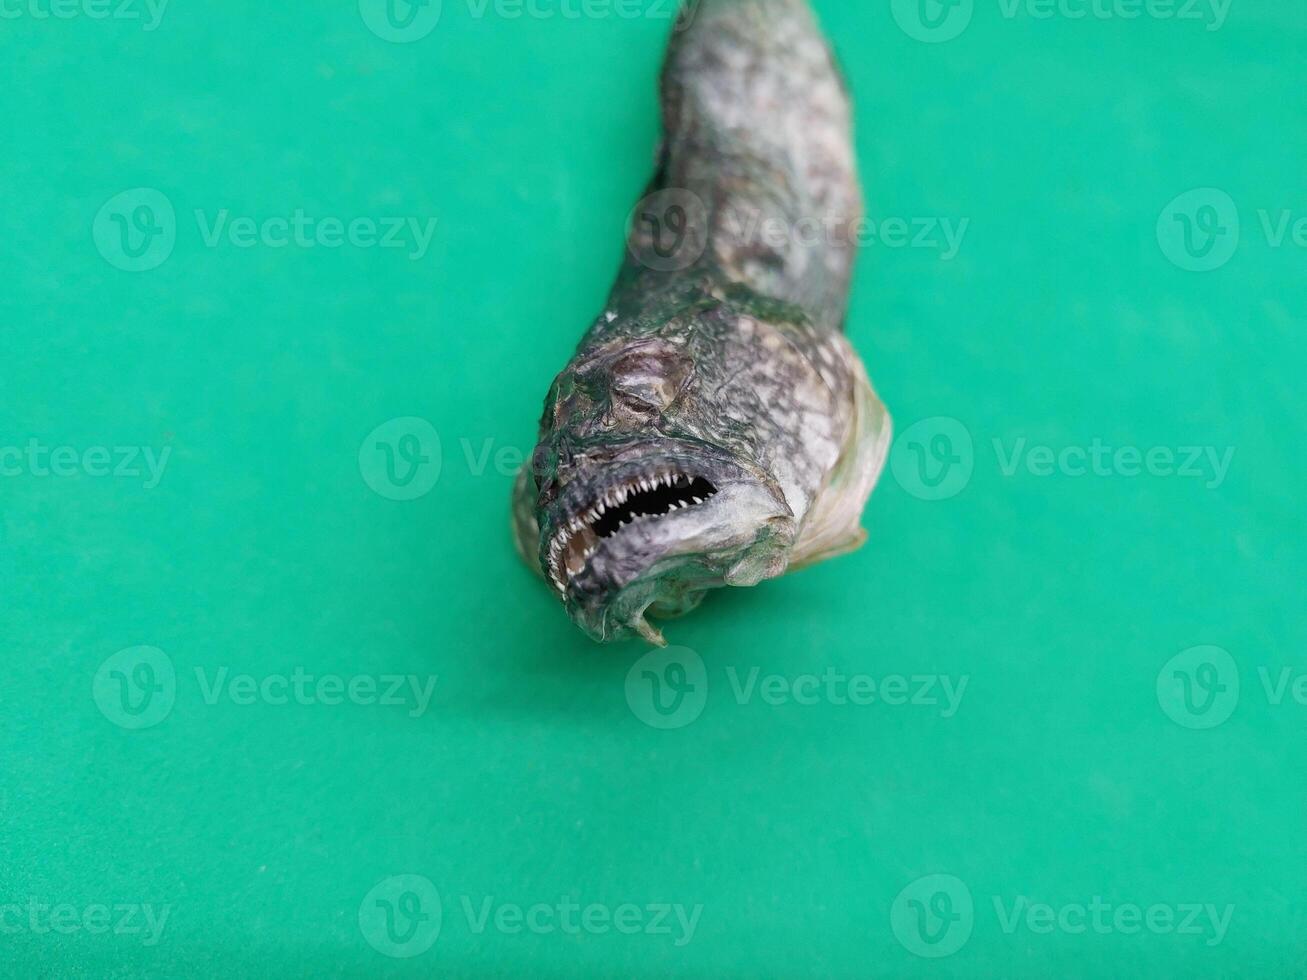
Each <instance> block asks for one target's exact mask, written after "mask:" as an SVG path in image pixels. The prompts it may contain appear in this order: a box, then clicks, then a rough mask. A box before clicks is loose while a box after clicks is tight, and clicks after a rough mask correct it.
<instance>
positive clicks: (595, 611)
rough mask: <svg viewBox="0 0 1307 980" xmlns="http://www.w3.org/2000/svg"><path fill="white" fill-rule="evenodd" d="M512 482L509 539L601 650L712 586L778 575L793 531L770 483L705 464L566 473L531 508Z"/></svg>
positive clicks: (636, 463)
mask: <svg viewBox="0 0 1307 980" xmlns="http://www.w3.org/2000/svg"><path fill="white" fill-rule="evenodd" d="M534 486H535V481H534V478H533V477H531V475H530V474H529V473H524V474H523V475H522V476H521V477H519V485H518V490H517V495H516V496H517V501H516V502H515V506H514V514H515V517H514V528H515V537H516V539H517V542H518V550H519V552H520V553H522V556H523V558H526V559H528V560H529V561H533V563H534V564H535V565H536V567H537V568H538V569H539V571H540V572H541V574H542V575H543V577H544V578H545V580H546V581H547V582H548V583H549V584H550V586H551V588H552V590H553V592H554V594H555V595H556V596H557V597H558V598H559V599H560V600H561V601H562V602H563V604H564V605H565V606H566V608H567V611H568V614H569V616H570V617H571V618H572V620H573V622H575V623H576V625H577V626H579V627H580V628H581V629H582V630H583V631H584V632H585V633H586V634H587V635H589V636H590V637H591V638H593V639H595V640H597V641H599V642H606V641H610V640H616V639H622V638H626V637H629V636H632V635H640V636H643V637H644V638H645V639H646V640H648V641H649V642H651V643H655V644H660V643H661V642H662V638H661V634H660V633H658V631H657V630H655V629H653V628H652V627H651V626H649V625H648V623H647V621H646V619H645V615H646V613H650V614H652V615H656V616H659V617H670V616H677V615H681V614H683V613H686V612H689V611H690V610H691V609H693V608H695V607H696V606H697V605H698V604H699V601H700V600H701V599H702V598H703V596H704V595H705V594H706V593H707V592H708V591H709V590H711V589H715V588H721V587H723V586H727V585H752V584H755V583H756V582H758V581H761V580H762V579H764V578H771V577H774V576H777V575H780V574H783V573H784V571H785V568H786V562H787V555H788V553H789V550H790V547H791V546H792V544H793V541H794V537H795V533H796V529H797V525H796V522H795V520H794V516H793V514H792V513H791V512H790V509H789V507H788V506H787V504H786V503H785V499H784V497H783V495H782V494H781V493H780V490H779V488H777V487H776V486H775V484H774V483H773V482H772V481H770V480H769V479H768V478H767V477H766V475H765V474H761V473H757V472H756V471H753V470H752V469H751V468H749V467H746V466H743V465H740V464H738V463H733V462H727V461H725V460H722V459H717V458H713V457H708V456H699V457H697V458H695V457H688V458H687V456H686V455H685V454H678V455H675V456H667V455H664V454H659V455H648V454H645V455H642V456H638V457H637V458H635V459H633V460H632V459H624V460H621V461H619V462H615V463H609V464H607V465H604V466H597V467H593V468H590V469H588V470H582V471H580V472H578V473H576V474H573V475H572V477H571V479H569V481H568V483H567V484H566V486H565V488H564V489H563V490H562V491H561V492H560V493H559V494H558V495H557V497H556V499H555V500H554V501H553V502H552V503H550V504H548V505H547V506H544V507H539V508H536V509H534V510H533V505H534V504H535V503H536V501H535V500H532V499H530V496H531V493H532V491H533V490H534Z"/></svg>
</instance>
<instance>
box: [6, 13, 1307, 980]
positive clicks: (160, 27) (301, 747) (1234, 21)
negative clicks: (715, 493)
mask: <svg viewBox="0 0 1307 980" xmlns="http://www.w3.org/2000/svg"><path fill="white" fill-rule="evenodd" d="M51 4H53V7H52V6H51ZM122 4H123V0H114V2H113V3H112V4H105V3H102V2H100V0H4V3H3V4H2V5H0V12H3V14H4V16H3V19H0V119H3V123H2V124H0V125H2V129H0V133H2V135H3V152H0V200H2V201H3V214H4V237H3V243H2V244H0V260H2V261H3V268H4V272H5V286H4V289H3V290H0V365H2V366H0V393H2V395H3V397H0V472H2V473H3V476H0V596H3V605H2V607H0V636H3V640H4V644H3V653H4V668H3V672H0V975H3V976H13V977H31V976H43V977H44V976H50V977H56V976H57V977H105V976H110V977H196V976H242V977H261V976H303V977H309V976H312V977H328V976H341V977H362V976H374V975H378V976H446V977H512V976H522V975H534V976H542V977H560V978H561V977H662V976H674V977H755V976H769V977H804V976H810V977H1012V978H1043V977H1085V978H1098V977H1104V978H1107V977H1111V978H1123V977H1158V976H1168V977H1257V978H1279V977H1286V978H1287V977H1292V976H1301V975H1303V973H1304V971H1305V970H1307V940H1305V939H1304V936H1305V935H1307V913H1305V911H1304V910H1305V908H1307V905H1305V900H1304V882H1307V836H1305V835H1304V833H1303V818H1304V812H1307V763H1305V762H1304V758H1305V757H1304V752H1303V746H1304V736H1305V735H1307V681H1304V680H1303V678H1304V676H1307V631H1305V630H1304V626H1305V625H1307V616H1305V613H1304V603H1303V589H1302V582H1303V581H1304V578H1305V577H1307V575H1305V573H1307V561H1305V560H1304V559H1305V558H1307V540H1305V539H1304V520H1303V513H1304V508H1303V502H1302V488H1303V486H1304V483H1305V482H1307V464H1304V459H1307V455H1305V454H1304V452H1303V449H1304V447H1303V425H1304V407H1305V405H1307V396H1304V393H1303V389H1302V377H1303V371H1304V366H1305V365H1307V339H1305V337H1307V331H1305V330H1304V324H1305V323H1307V278H1305V277H1304V275H1303V270H1304V268H1305V266H1307V233H1305V232H1307V226H1304V225H1301V224H1299V222H1300V221H1302V219H1304V218H1307V197H1305V196H1304V192H1303V188H1304V185H1303V174H1304V162H1305V152H1304V151H1305V150H1307V137H1305V136H1304V133H1305V132H1307V130H1305V128H1304V125H1303V121H1304V117H1305V113H1307V85H1304V63H1303V60H1302V50H1303V47H1304V43H1307V9H1305V8H1303V7H1302V6H1301V5H1299V4H1293V3H1287V2H1282V0H1260V2H1259V0H1232V2H1230V3H1229V4H1228V5H1227V4H1224V3H1218V4H1215V5H1213V4H1212V3H1210V2H1209V0H1201V2H1199V3H1193V2H1191V0H1177V2H1175V3H1165V2H1162V0H1152V2H1147V3H1145V2H1142V0H1139V2H1136V0H1093V2H1092V3H1090V2H1088V0H1059V2H1057V3H1048V2H1046V0H1020V2H1017V0H975V2H974V3H972V2H970V0H959V2H957V3H954V4H952V5H942V4H937V3H936V2H935V0H923V5H919V4H918V3H917V2H916V0H914V2H913V3H898V2H894V3H890V2H888V0H883V2H868V3H856V4H854V3H840V2H835V0H828V2H820V3H818V4H817V6H818V8H819V12H820V14H821V15H822V19H823V21H824V23H825V24H826V26H827V28H828V30H829V32H830V34H831V35H832V37H833V38H834V40H835V43H836V46H837V48H838V50H839V53H840V57H841V60H842V62H843V64H844V66H845V68H846V71H847V74H848V76H849V80H850V85H851V87H852V90H853V92H854V93H855V96H856V99H857V116H858V123H859V133H858V150H859V155H860V158H861V162H862V167H863V170H864V174H865V181H866V185H867V192H868V200H869V214H870V216H871V217H872V218H873V219H874V220H875V222H876V225H875V228H876V230H877V234H876V236H875V240H874V241H872V242H870V243H869V244H868V245H867V247H866V249H865V251H864V253H863V256H862V258H861V263H860V267H859V274H858V278H857V283H856V290H855V295H854V298H853V306H852V311H851V315H850V321H849V331H850V334H851V336H852V338H853V340H854V342H855V344H856V345H857V346H858V347H859V349H860V350H861V351H862V353H863V354H864V356H865V358H866V360H867V362H868V365H869V367H870V370H871V374H872V377H873V379H874V381H875V382H876V384H877V387H878V389H879V391H880V393H881V395H882V396H883V398H884V400H885V401H886V403H887V404H888V405H889V407H890V409H891V410H892V412H893V414H894V416H895V420H896V426H897V431H898V433H899V436H898V441H897V442H896V445H895V449H894V453H893V458H892V461H891V462H892V465H891V466H890V467H889V468H888V469H887V471H886V474H885V476H884V478H883V479H882V482H881V485H880V486H879V488H878V489H877V491H876V493H875V495H874V497H873V498H872V502H871V505H870V507H869V509H868V511H867V515H866V525H867V527H868V528H869V530H870V534H871V540H870V542H869V544H868V545H867V546H866V547H865V548H864V549H863V550H862V551H860V552H858V553H857V554H855V555H853V556H850V557H847V558H843V559H840V560H838V561H834V562H831V563H828V564H825V565H822V566H820V567H817V568H815V569H812V570H810V571H807V572H804V573H802V574H799V575H796V576H793V577H787V578H785V579H783V580H780V581H777V582H770V583H766V584H764V585H763V586H761V587H759V588H757V589H754V590H748V591H745V590H740V591H733V592H731V593H730V594H723V595H720V596H715V597H713V599H712V600H711V601H709V602H708V603H706V604H705V605H704V607H703V608H702V609H701V610H700V611H698V612H697V613H696V614H694V615H693V616H691V617H689V618H687V619H684V620H681V621H677V622H674V623H670V624H668V625H667V631H668V635H669V638H670V639H671V641H672V642H673V643H674V644H677V645H678V648H677V649H675V650H673V651H672V652H671V653H670V654H667V655H663V656H662V657H655V658H653V659H649V660H642V659H641V658H642V657H643V656H644V654H645V651H644V650H643V649H642V648H640V647H639V646H637V645H625V646H615V647H604V648H600V647H596V646H593V645H591V644H590V642H589V641H588V640H586V639H585V638H584V637H583V636H582V635H581V634H580V633H579V632H577V631H576V630H575V629H574V628H573V627H572V626H571V625H570V624H569V622H568V621H567V619H566V617H565V616H564V615H563V613H562V612H561V610H560V609H559V608H558V607H557V606H556V605H555V603H554V602H553V600H552V599H551V598H550V596H549V595H548V593H547V591H546V590H545V589H544V587H543V586H541V585H540V584H539V583H538V582H537V581H535V580H534V579H533V578H532V577H531V576H530V575H529V573H528V572H527V571H526V570H525V569H524V568H523V567H522V566H520V565H519V563H518V562H517V559H516V558H515V556H514V554H513V552H512V547H511V544H510V541H509V537H508V529H507V498H508V493H509V488H510V484H511V472H512V470H513V468H514V467H515V465H516V463H517V461H518V460H519V459H520V458H521V456H522V454H524V453H528V452H529V450H530V446H531V443H532V439H533V436H534V424H535V420H536V417H537V415H538V411H539V406H540V402H541V399H542V398H543V396H544V393H545V390H546V387H547V385H548V383H549V381H550V379H551V377H552V375H553V373H554V372H555V371H556V370H557V369H558V368H560V367H561V366H562V365H563V363H564V362H565V360H566V358H567V356H568V354H569V353H570V351H571V348H572V346H573V345H574V344H575V342H576V340H577V338H578V337H579V336H580V333H581V331H582V330H583V329H584V327H585V326H586V325H587V324H588V322H589V320H590V318H591V317H592V316H594V314H595V313H596V312H597V311H598V310H599V309H600V308H601V306H600V304H601V303H602V302H603V299H604V296H605V293H606V290H607V287H608V285H609V283H610V281H611V278H612V275H613V273H614V272H615V269H616V266H617V263H618V260H619V258H620V251H621V239H622V234H623V228H624V223H625V220H626V216H627V214H628V212H629V209H630V208H631V206H632V204H633V203H634V202H635V200H636V199H637V197H638V196H639V193H640V191H641V188H642V187H643V186H644V184H645V182H646V180H647V179H648V176H649V173H650V169H651V165H652V159H653V148H654V146H655V143H656V140H657V137H658V126H657V105H656V96H655V84H654V83H655V77H656V72H657V69H658V65H659V61H660V59H661V56H662V50H663V46H664V40H665V37H666V34H667V32H668V29H669V26H670V24H669V21H668V19H667V16H666V15H667V8H666V3H665V2H664V0H641V2H639V3H635V4H632V3H630V2H623V3H620V4H619V3H617V2H614V3H611V4H605V3H602V2H598V0H596V2H594V3H590V4H586V5H582V4H581V3H580V2H579V0H575V2H565V0H537V2H535V3H533V4H532V5H529V6H527V5H523V6H521V7H518V6H514V5H513V4H511V3H509V2H507V0H499V2H491V3H489V4H483V3H481V2H480V0H475V2H474V0H445V2H444V4H443V9H442V8H441V6H440V5H438V4H437V5H428V6H425V7H422V6H420V7H414V8H408V7H405V6H404V5H403V4H398V5H397V6H395V7H394V8H393V9H392V10H390V11H389V13H388V12H387V10H386V9H385V8H384V7H382V6H381V5H380V4H374V3H372V2H371V0H363V3H362V7H361V9H360V6H359V5H358V4H356V3H350V2H343V0H342V2H339V3H334V4H312V5H308V4H287V5H283V4H269V3H252V2H248V0H239V2H238V0H230V2H225V3H221V4H217V3H207V4H202V3H196V2H191V0H174V2H173V3H170V4H166V5H165V6H163V7H162V9H160V8H159V6H158V4H157V3H156V5H155V6H154V7H153V8H152V7H150V6H147V5H146V4H145V2H144V0H133V2H129V3H127V4H126V5H122ZM514 11H520V12H521V15H520V16H514ZM436 12H439V14H440V16H439V19H438V23H437V22H435V21H433V20H432V15H433V14H434V13H436ZM131 13H136V14H139V17H137V18H136V19H130V18H129V17H128V16H127V15H128V14H131ZM1080 13H1084V14H1085V16H1077V15H1078V14H1080ZM155 14H158V15H159V16H157V17H156V16H154V15H155ZM47 15H49V16H47ZM410 15H411V16H412V18H413V19H412V21H411V22H409V21H407V20H406V18H408V17H409V16H410ZM405 25H407V26H405ZM1194 192H1196V193H1194ZM389 219H401V221H400V224H399V225H395V223H394V222H393V221H391V220H389ZM431 222H434V225H433V224H432V223H431ZM905 229H907V230H905ZM950 229H951V234H952V237H951V238H950V237H949V234H950ZM396 243H398V244H397V245H396ZM950 243H951V244H950ZM655 685H658V686H657V687H655Z"/></svg>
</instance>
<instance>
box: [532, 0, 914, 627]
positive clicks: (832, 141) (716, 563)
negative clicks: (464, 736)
mask: <svg viewBox="0 0 1307 980" xmlns="http://www.w3.org/2000/svg"><path fill="white" fill-rule="evenodd" d="M692 12H693V14H694V16H693V17H692V18H691V17H689V16H688V11H687V15H685V16H683V17H682V20H681V21H680V22H678V25H677V29H676V31H675V32H674V35H673V38H672V41H671V45H670V48H669V52H668V56H667V61H666V65H665V67H664V70H663V80H662V110H663V123H664V129H665V136H664V141H663V147H662V150H661V153H660V160H659V165H658V170H657V173H656V176H655V177H654V180H653V183H652V185H651V186H650V188H649V191H648V194H647V195H646V196H645V198H644V199H643V200H642V201H641V202H640V203H639V204H638V205H637V206H636V209H635V211H634V212H633V214H632V218H631V225H630V231H629V234H628V240H627V255H626V261H625V264H624V266H623V267H622V269H621V271H620V273H619V275H618V279H617V283H616V285H615V286H614V288H613V291H612V294H611V296H610V297H609V300H608V303H607V306H606V309H605V310H604V311H603V313H602V314H601V315H600V316H599V317H598V318H597V320H596V321H595V323H594V324H593V325H592V326H591V327H590V329H589V331H588V332H587V333H586V335H585V336H584V338H583V339H582V341H581V344H580V346H579V348H578V349H577V352H576V354H575V356H574V357H573V358H572V360H571V362H570V363H569V364H568V365H567V367H566V368H564V369H563V371H562V373H561V374H559V375H558V377H557V378H556V379H555V380H554V383H553V386H552V387H551V388H550V391H549V394H548V397H547V398H546V400H545V410H544V416H543V418H542V420H541V422H540V441H539V445H538V446H537V447H536V450H535V453H534V455H533V457H532V461H531V463H530V465H528V466H527V467H524V469H523V471H522V473H521V475H520V476H519V478H518V482H517V486H516V489H515V493H514V506H513V526H514V535H515V538H516V542H517V547H518V550H519V552H520V553H521V554H522V556H523V558H525V559H526V561H527V562H528V563H529V564H531V565H532V566H533V567H535V568H537V569H538V570H539V571H540V572H542V573H543V575H544V577H545V579H546V580H547V581H548V582H549V584H550V586H551V587H552V588H553V590H554V592H555V593H556V595H557V596H558V597H559V598H560V599H561V600H562V601H563V603H564V604H565V606H566V608H567V611H568V614H569V615H570V616H571V617H572V619H573V621H574V622H575V623H576V624H577V625H578V626H580V627H581V628H582V629H583V630H585V632H586V633H588V634H589V635H590V636H591V637H593V638H594V639H596V640H601V641H603V640H612V639H617V638H621V637H625V636H630V635H632V634H639V635H641V636H643V637H644V638H645V639H647V640H649V641H650V642H652V643H656V644H660V645H661V644H662V643H663V638H662V634H661V633H660V632H659V631H658V630H657V629H655V628H654V627H653V626H651V625H650V624H649V623H648V622H647V620H646V618H645V617H646V615H650V616H653V617H656V618H657V617H667V616H675V615H680V614H682V613H685V612H688V611H689V610H691V609H693V608H694V607H695V606H697V605H698V603H699V602H700V600H701V599H702V598H703V596H704V594H705V593H706V592H707V590H709V589H713V588H718V587H721V586H723V585H738V586H751V585H755V584H757V583H758V582H760V581H762V580H763V579H768V578H774V577H776V576H779V575H782V574H784V573H785V572H786V571H790V570H794V569H797V568H801V567H803V566H805V565H811V564H812V563H814V562H817V561H821V560H823V559H825V558H830V557H832V556H835V555H839V554H842V553H844V552H847V551H851V550H853V549H855V548H857V547H859V546H860V545H861V544H862V543H863V541H865V540H866V533H865V532H864V531H863V530H862V528H861V526H860V522H861V515H862V510H863V507H864V506H865V505H866V502H867V499H868V497H869V496H870V495H871V491H872V488H873V486H874V485H875V483H876V479H877V478H878V476H879V475H880V471H881V468H882V466H883V465H884V461H885V455H886V452H887V450H888V447H889V441H890V420H889V416H888V414H887V413H886V411H885V408H884V406H883V405H882V404H881V403H880V401H879V400H878V399H877V397H876V395H875V393H874V392H873V391H872V388H871V385H870V383H869V382H868V380H867V373H866V370H865V369H864V368H863V365H862V362H861V360H860V359H859V358H858V355H857V354H856V353H855V352H854V350H853V347H852V346H851V345H850V344H849V341H848V340H847V338H846V337H845V336H844V332H843V331H844V318H845V310H846V307H847V301H848V290H849V280H850V277H851V274H852V266H853V260H854V257H855V253H856V230H857V228H858V227H859V226H860V223H861V221H862V214H863V212H862V194H861V191H860V188H859V184H858V178H857V168H856V164H855V161H854V154H853V145H852V129H851V121H850V116H851V112H850V106H849V99H848V94H847V92H846V90H845V86H844V83H843V79H842V77H841V74H840V72H839V69H838V68H837V66H836V64H835V62H834V59H833V57H832V54H831V51H830V47H829V46H828V44H827V42H826V40H825V38H824V37H823V35H822V33H821V30H820V28H819V27H818V26H817V23H816V21H815V19H814V17H813V14H812V12H811V10H810V9H809V8H808V5H807V3H806V0H702V2H700V3H698V4H697V5H695V7H694V8H693V10H692Z"/></svg>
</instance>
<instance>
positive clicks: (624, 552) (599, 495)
mask: <svg viewBox="0 0 1307 980" xmlns="http://www.w3.org/2000/svg"><path fill="white" fill-rule="evenodd" d="M756 340H757V338H756V336H752V335H751V330H750V329H745V328H744V326H743V324H742V321H741V318H739V317H733V316H726V315H698V316H692V317H688V318H685V319H682V320H673V321H672V322H670V323H665V324H663V325H661V326H660V327H658V328H657V329H653V330H646V331H639V332H634V333H622V334H617V335H607V336H604V335H600V336H599V337H597V338H595V339H594V340H593V341H592V342H589V343H583V345H582V348H581V350H580V351H579V352H578V353H577V355H576V356H575V357H574V358H573V360H572V361H571V363H570V364H569V365H568V366H567V368H566V369H564V371H563V372H562V373H561V374H559V375H558V377H557V378H556V379H555V381H554V384H553V386H552V387H551V390H550V393H549V396H548V397H547V399H546V404H545V412H544V416H543V418H542V421H541V427H540V442H539V445H538V446H537V447H536V449H535V452H534V454H533V457H532V462H531V468H530V473H529V474H524V478H523V480H524V488H523V490H522V491H520V492H522V493H524V494H527V495H529V494H531V493H532V492H534V508H533V511H532V515H531V516H532V518H533V522H534V528H533V529H534V530H535V532H536V534H535V535H534V536H531V537H530V540H532V542H533V543H534V545H535V549H534V550H535V557H536V558H537V559H538V561H539V563H540V568H541V571H542V572H543V574H544V576H545V578H546V580H547V581H548V582H549V583H550V585H551V586H552V587H553V589H554V590H555V592H556V594H557V595H558V596H559V598H560V599H562V601H563V602H564V604H565V605H566V607H567V609H568V612H569V614H570V615H571V617H572V619H573V620H574V622H576V624H577V625H579V626H580V627H581V628H582V629H583V630H584V631H585V632H586V633H588V634H589V635H590V636H592V637H593V638H595V639H597V640H601V641H602V640H610V639H615V638H620V637H624V636H629V635H631V634H633V633H635V634H639V635H641V636H644V637H645V638H646V639H648V640H650V641H651V642H654V643H661V635H660V634H659V633H658V632H657V630H655V629H654V628H652V627H651V626H649V624H648V623H647V622H646V620H645V613H646V611H650V612H652V613H653V614H654V615H657V616H669V615H678V614H680V613H683V612H687V611H689V610H690V609H692V608H694V606H695V605H697V604H698V602H699V600H700V599H701V598H702V597H703V595H704V594H705V593H706V591H707V590H709V589H713V588H717V587H721V586H725V585H754V584H756V583H757V582H759V581H762V580H763V579H766V578H772V577H775V576H777V575H780V574H782V573H783V572H784V571H785V569H786V566H787V561H788V555H789V551H790V548H791V546H792V544H793V542H794V539H795V536H796V530H797V527H798V524H799V521H798V518H799V517H800V516H801V510H800V511H796V506H795V505H796V499H797V500H799V501H800V502H806V499H807V498H806V497H805V496H804V492H803V491H804V488H802V487H799V486H797V485H795V472H796V466H801V465H802V461H803V460H805V459H807V458H808V457H809V456H810V455H811V454H812V453H813V452H817V453H818V455H820V452H821V450H820V444H821V439H815V440H813V441H812V442H810V443H809V444H807V445H805V444H804V431H803V419H804V418H806V416H807V415H819V414H821V413H822V410H829V407H830V406H829V404H828V403H826V402H823V403H822V404H821V405H820V406H818V408H817V411H815V412H812V411H807V410H805V409H804V408H803V407H801V406H796V404H795V399H800V400H802V399H803V398H804V397H805V396H804V393H803V392H802V391H798V390H796V389H795V387H794V386H793V385H791V384H790V383H791V382H793V381H794V379H793V378H790V377H787V376H786V365H787V364H789V363H790V362H789V361H787V360H786V358H785V357H780V358H776V357H771V356H768V351H767V349H766V348H765V347H763V346H760V345H759V344H758V343H757V342H756ZM781 346H783V345H781ZM773 353H774V352H773ZM787 353H788V354H789V355H791V357H793V351H788V352H787ZM812 373H813V372H811V370H809V371H808V375H811V374H812ZM812 380H813V379H812V378H811V377H809V376H805V377H804V378H803V379H802V384H800V385H799V386H798V387H800V388H801V387H803V386H804V385H811V383H812ZM825 394H826V395H827V396H829V392H828V391H827V392H826V393H825ZM811 407H812V406H808V408H811ZM805 412H806V415H805ZM796 420H798V421H797V422H796ZM827 421H829V420H827ZM809 434H810V435H812V434H813V433H809ZM832 458H833V457H832ZM810 462H811V463H812V469H813V471H814V473H816V472H817V471H819V470H820V466H821V462H820V461H819V460H811V461H810ZM814 479H815V477H814ZM520 510H525V508H520ZM523 520H525V516H522V517H519V524H521V523H522V521H523ZM523 537H524V535H523V534H522V532H521V529H520V528H519V540H521V539H522V538H523Z"/></svg>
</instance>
